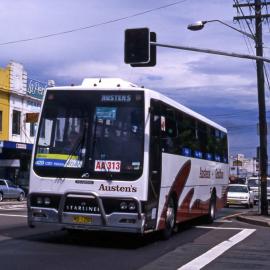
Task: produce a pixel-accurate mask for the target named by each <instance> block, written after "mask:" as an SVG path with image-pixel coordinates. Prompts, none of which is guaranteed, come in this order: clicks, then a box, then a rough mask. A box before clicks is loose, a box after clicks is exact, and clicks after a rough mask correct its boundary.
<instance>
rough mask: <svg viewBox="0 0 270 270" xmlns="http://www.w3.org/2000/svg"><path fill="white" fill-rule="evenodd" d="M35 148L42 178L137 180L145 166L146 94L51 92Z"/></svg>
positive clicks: (36, 169)
mask: <svg viewBox="0 0 270 270" xmlns="http://www.w3.org/2000/svg"><path fill="white" fill-rule="evenodd" d="M36 144H37V145H36V148H35V159H34V170H35V172H36V173H37V174H38V175H40V176H48V177H71V178H97V179H104V178H105V179H106V178H110V179H118V180H125V179H126V180H135V179H137V178H138V177H139V176H140V175H141V174H142V166H143V153H144V151H143V147H144V96H143V92H141V91H132V92H130V91H121V92H120V91H93V90H89V91H85V90H84V91H80V90H72V91H71V90H58V91H57V90H48V93H47V95H46V100H45V102H44V108H43V111H42V115H41V120H40V125H39V130H38V134H37V140H36Z"/></svg>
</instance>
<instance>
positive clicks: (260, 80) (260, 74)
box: [187, 1, 268, 215]
mask: <svg viewBox="0 0 270 270" xmlns="http://www.w3.org/2000/svg"><path fill="white" fill-rule="evenodd" d="M258 2H260V1H258ZM259 6H260V5H259ZM259 6H258V7H257V4H256V24H255V28H256V35H251V34H249V33H246V32H244V31H242V30H239V29H237V28H235V27H233V26H231V25H229V24H227V23H224V22H222V21H220V20H211V21H198V22H196V23H193V24H190V25H188V27H187V28H188V29H189V30H193V31H196V30H201V29H203V27H204V25H205V24H206V23H209V22H219V23H221V24H223V25H225V26H227V27H229V28H231V29H233V30H235V31H237V32H239V33H241V34H243V35H245V36H247V37H249V38H251V39H252V40H253V41H255V45H256V56H257V57H258V56H259V57H262V56H263V46H262V20H261V10H260V8H259ZM256 66H257V85H258V107H259V127H260V172H261V175H260V177H261V214H262V215H268V201H267V169H268V167H267V159H268V157H267V124H266V109H265V91H264V62H263V61H262V60H261V59H258V60H256Z"/></svg>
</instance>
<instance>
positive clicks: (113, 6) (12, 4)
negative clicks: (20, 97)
mask: <svg viewBox="0 0 270 270" xmlns="http://www.w3.org/2000/svg"><path fill="white" fill-rule="evenodd" d="M245 2H246V1H244V0H239V3H245ZM233 4H234V0H182V1H177V0H148V1H145V0H144V1H143V0H136V1H134V0H110V1H109V0H91V1H89V0H76V1H72V0H47V1H43V0H12V1H10V0H2V1H1V5H0V14H1V16H0V32H1V37H0V51H1V53H0V67H5V66H6V65H7V64H8V63H9V62H10V61H15V62H19V63H21V64H22V65H23V66H24V68H25V70H26V71H27V73H28V77H30V78H32V79H36V80H40V81H42V82H46V81H48V80H54V81H55V82H56V85H58V86H59V85H70V84H81V82H82V80H83V79H84V78H87V77H88V78H89V77H119V78H122V79H124V80H127V81H130V82H132V83H135V84H137V85H139V86H142V85H143V86H144V87H146V88H150V89H153V90H157V91H159V92H161V93H163V94H165V95H167V96H169V97H171V98H173V99H175V100H176V101H178V102H180V103H181V104H183V105H185V106H187V107H189V108H191V109H193V110H195V111H196V112H198V113H201V114H203V115H205V116H206V117H208V118H210V119H211V120H213V121H215V122H217V123H219V124H221V125H222V126H224V127H225V128H227V129H228V133H229V146H230V147H229V150H230V154H231V155H236V154H237V153H243V154H245V155H246V156H247V157H255V156H256V147H257V146H258V145H259V137H258V134H257V123H258V98H257V77H256V64H255V62H254V61H252V60H246V59H238V58H231V57H225V56H218V55H210V54H203V53H198V52H191V51H183V50H176V49H169V48H160V47H159V48H157V65H156V66H154V67H144V68H142V67H140V68H132V67H130V66H129V65H127V64H125V63H124V31H125V29H129V28H140V27H148V28H149V29H150V31H153V32H156V34H157V42H158V43H165V44H171V45H182V46H192V47H200V48H208V49H215V50H223V51H227V52H236V53H240V54H254V53H255V44H254V42H253V41H252V40H251V39H249V38H244V36H243V35H242V34H241V33H239V32H237V31H234V30H232V29H230V28H229V27H226V26H224V25H222V24H220V23H218V22H212V23H210V22H209V23H207V24H206V25H205V27H204V29H202V30H201V31H190V30H188V29H187V25H188V24H190V23H193V22H196V21H199V20H216V19H218V20H221V21H223V22H225V23H227V24H229V25H231V26H233V27H236V28H238V29H242V30H243V31H245V32H249V28H248V26H247V24H246V22H245V21H242V22H241V23H240V24H239V23H238V22H236V21H234V20H233V17H234V16H238V15H241V14H239V12H240V10H238V11H237V9H236V8H234V7H233ZM269 10H270V6H269ZM243 12H244V14H245V15H250V12H253V11H252V10H250V9H248V8H243ZM263 13H264V14H266V13H268V10H267V9H264V10H263ZM249 23H250V29H251V30H252V31H254V22H252V21H250V22H249ZM78 29H79V30H78ZM61 33H62V34H61ZM45 36H47V37H45ZM263 39H264V47H265V48H264V55H265V57H269V58H270V27H269V24H268V21H265V22H264V23H263ZM265 68H266V70H267V72H268V73H269V78H270V66H269V64H266V65H265ZM265 94H266V111H268V113H267V121H268V122H270V120H269V118H270V89H269V85H268V84H267V81H266V84H265ZM269 140H270V137H269V136H268V141H269ZM269 150H270V149H268V152H269Z"/></svg>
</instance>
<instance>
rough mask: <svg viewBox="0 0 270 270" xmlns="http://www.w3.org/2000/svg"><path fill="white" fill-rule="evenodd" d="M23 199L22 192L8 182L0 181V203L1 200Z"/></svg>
mask: <svg viewBox="0 0 270 270" xmlns="http://www.w3.org/2000/svg"><path fill="white" fill-rule="evenodd" d="M24 198H25V193H24V191H23V190H22V189H21V188H20V187H18V186H16V185H14V184H13V183H12V182H11V181H10V180H6V179H0V202H1V201H2V200H3V199H17V200H18V201H22V200H23V199H24Z"/></svg>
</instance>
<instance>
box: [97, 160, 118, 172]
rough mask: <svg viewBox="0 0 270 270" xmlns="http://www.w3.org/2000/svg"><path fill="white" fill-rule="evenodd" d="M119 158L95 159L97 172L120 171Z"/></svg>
mask: <svg viewBox="0 0 270 270" xmlns="http://www.w3.org/2000/svg"><path fill="white" fill-rule="evenodd" d="M120 170H121V161H119V160H95V172H120Z"/></svg>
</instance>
